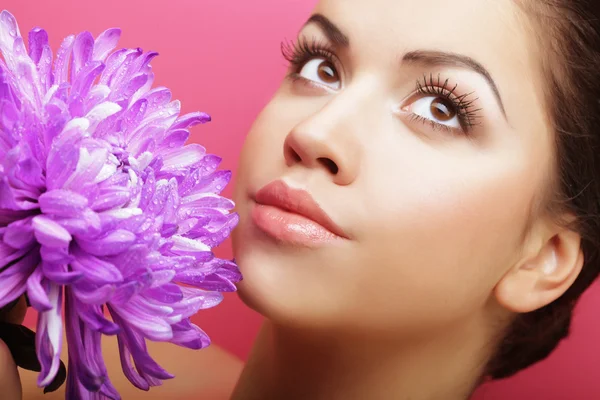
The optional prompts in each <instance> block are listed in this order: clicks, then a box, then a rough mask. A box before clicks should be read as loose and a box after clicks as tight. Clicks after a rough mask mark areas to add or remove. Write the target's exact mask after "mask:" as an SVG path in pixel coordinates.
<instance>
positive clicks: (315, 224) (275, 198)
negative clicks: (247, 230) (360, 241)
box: [252, 180, 348, 247]
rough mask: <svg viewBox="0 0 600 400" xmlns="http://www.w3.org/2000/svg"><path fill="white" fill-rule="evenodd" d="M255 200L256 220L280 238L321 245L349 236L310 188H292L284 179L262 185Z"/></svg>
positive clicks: (302, 243)
mask: <svg viewBox="0 0 600 400" xmlns="http://www.w3.org/2000/svg"><path fill="white" fill-rule="evenodd" d="M255 202H256V204H255V205H254V207H253V208H252V220H253V222H254V224H255V225H256V226H257V227H258V228H259V229H260V230H261V231H263V232H264V233H266V234H267V235H268V236H271V237H272V238H274V239H276V240H277V241H280V242H284V243H288V244H293V245H301V246H307V247H318V246H320V245H323V244H326V243H330V242H332V241H335V240H340V239H348V237H347V235H346V234H345V233H344V231H343V230H342V229H341V228H340V227H339V226H338V225H336V224H335V223H334V222H333V221H332V220H331V218H330V217H329V216H328V215H327V214H326V213H325V211H323V209H322V208H321V207H319V205H318V204H317V203H316V202H315V200H314V199H313V198H312V196H311V195H310V194H309V193H308V192H306V191H304V190H299V189H292V188H290V187H289V186H288V185H286V184H285V182H283V181H281V180H278V181H274V182H272V183H270V184H268V185H266V186H265V187H263V188H262V189H260V190H259V191H258V192H257V193H256V196H255Z"/></svg>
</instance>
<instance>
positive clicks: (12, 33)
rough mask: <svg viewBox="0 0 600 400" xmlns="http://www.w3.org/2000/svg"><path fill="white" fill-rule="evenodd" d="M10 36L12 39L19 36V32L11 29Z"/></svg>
mask: <svg viewBox="0 0 600 400" xmlns="http://www.w3.org/2000/svg"><path fill="white" fill-rule="evenodd" d="M10 36H12V37H15V36H17V32H16V31H15V30H14V29H11V31H10Z"/></svg>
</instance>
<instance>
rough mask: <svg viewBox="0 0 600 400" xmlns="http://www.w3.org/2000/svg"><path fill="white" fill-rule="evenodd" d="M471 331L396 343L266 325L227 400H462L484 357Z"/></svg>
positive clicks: (480, 343)
mask: <svg viewBox="0 0 600 400" xmlns="http://www.w3.org/2000/svg"><path fill="white" fill-rule="evenodd" d="M472 333H473V332H472V331H471V332H470V334H469V335H466V332H464V329H463V332H454V333H452V332H450V330H444V335H443V336H442V337H437V338H428V339H423V338H421V339H420V340H413V341H410V342H409V341H404V343H398V341H397V340H396V341H392V340H385V339H382V338H376V339H371V340H369V339H366V338H364V337H353V338H349V337H342V335H337V334H336V335H327V334H323V333H319V334H316V333H314V332H298V331H297V330H293V329H287V328H285V327H280V326H276V325H274V324H273V323H271V322H266V323H265V324H264V325H263V327H262V329H261V332H260V333H259V336H258V339H257V342H256V344H255V347H254V349H253V351H252V354H251V355H250V359H249V361H248V363H247V365H246V368H245V369H244V372H243V373H242V376H241V378H240V380H239V382H238V385H237V387H236V390H235V392H234V394H233V397H232V400H255V399H287V400H296V399H298V400H299V399H314V400H321V399H323V400H325V399H327V400H331V399H345V400H354V399H356V400H358V399H367V398H368V399H373V400H377V399H391V398H393V399H406V400H408V399H411V400H438V399H444V400H466V399H468V398H469V397H470V394H471V393H472V391H473V390H474V388H475V386H476V385H477V381H478V377H479V376H480V374H481V372H482V367H483V365H484V361H485V360H486V359H487V357H488V356H489V354H481V353H482V351H481V349H484V348H486V347H489V346H486V343H485V340H484V335H479V337H481V338H482V340H465V338H466V337H467V338H473V336H474V335H472Z"/></svg>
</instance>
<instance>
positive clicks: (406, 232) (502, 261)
mask: <svg viewBox="0 0 600 400" xmlns="http://www.w3.org/2000/svg"><path fill="white" fill-rule="evenodd" d="M405 160H406V168H400V171H403V172H400V173H397V174H395V177H394V178H393V179H392V180H391V181H389V180H388V182H387V183H386V184H384V182H382V181H381V180H379V181H378V178H377V177H376V176H377V175H376V174H371V173H370V174H369V175H368V176H369V177H370V178H368V179H369V183H368V185H367V187H368V189H366V190H365V191H364V192H365V193H373V194H374V193H378V194H379V195H378V196H375V195H373V196H370V197H369V198H370V199H375V198H378V200H379V202H378V205H377V207H373V204H372V203H373V202H374V200H368V199H367V198H366V197H365V198H364V199H365V200H364V204H365V205H366V204H369V202H371V206H370V207H368V210H369V212H368V213H365V214H364V215H362V216H361V219H363V222H362V226H363V227H364V229H363V230H361V238H360V241H361V243H360V245H361V248H360V250H359V252H360V257H359V259H360V262H359V263H357V264H356V266H357V267H358V268H362V267H361V265H362V266H364V265H374V266H377V273H376V274H373V271H372V270H371V271H364V270H363V271H361V272H360V273H359V275H360V276H361V277H362V279H363V282H366V281H370V282H371V283H372V284H370V285H368V286H369V291H371V292H372V295H373V297H372V298H376V299H379V300H380V301H381V304H382V307H388V308H390V307H389V306H385V305H384V304H386V302H387V303H388V304H389V299H385V298H384V297H385V296H389V293H401V294H402V295H401V296H402V299H405V300H408V303H406V302H402V301H398V302H396V304H397V306H394V307H392V308H394V309H393V310H392V311H393V312H394V313H395V314H396V315H407V314H406V313H404V312H403V311H406V312H410V309H407V310H402V308H403V307H409V308H410V307H414V306H415V304H419V307H422V308H427V309H428V311H429V312H431V314H429V315H437V316H439V315H446V316H447V317H448V318H456V317H457V316H458V315H461V314H462V315H467V314H469V313H472V312H473V310H474V309H475V308H477V307H480V306H481V305H483V304H484V303H485V302H486V301H487V299H488V297H489V295H490V292H491V290H492V289H493V287H494V286H495V284H496V283H497V281H498V280H499V279H500V277H501V276H502V275H503V274H504V273H505V272H506V270H507V268H510V267H511V266H512V265H514V263H515V262H516V261H517V260H518V257H519V252H520V249H521V245H522V241H523V239H524V234H525V232H526V228H527V222H528V220H529V214H530V209H531V204H532V200H533V198H534V197H535V185H532V182H535V181H536V180H537V177H535V176H533V174H532V173H529V172H528V171H532V170H534V169H532V168H528V167H527V166H525V165H512V166H511V167H509V168H507V163H506V162H502V161H501V160H498V161H496V162H493V161H492V162H490V160H489V157H488V160H487V161H486V160H484V159H483V157H482V160H473V159H470V160H465V161H464V162H456V160H455V161H454V162H453V163H449V162H447V161H448V160H444V158H443V157H440V156H439V155H436V158H435V159H429V160H428V159H427V157H425V156H423V157H421V158H420V159H418V160H417V159H412V160H411V159H408V158H406V159H405ZM426 161H427V162H426ZM396 164H397V163H396ZM409 165H410V168H409V167H408V166H409ZM473 165H478V168H472V166H473ZM373 276H375V277H376V282H375V280H374V279H373ZM382 285H383V286H382ZM382 289H384V290H382ZM380 293H385V295H384V294H380ZM409 305H410V306H409Z"/></svg>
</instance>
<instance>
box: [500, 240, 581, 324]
mask: <svg viewBox="0 0 600 400" xmlns="http://www.w3.org/2000/svg"><path fill="white" fill-rule="evenodd" d="M583 261H584V260H583V252H582V251H581V237H580V235H579V234H578V233H576V232H574V231H572V230H567V229H563V230H561V231H559V232H558V233H555V235H554V236H552V237H550V238H549V239H548V240H546V241H545V242H544V244H543V245H542V246H541V248H539V250H537V251H536V252H535V253H533V255H529V256H528V257H527V258H525V259H523V260H522V261H521V262H520V263H518V264H517V265H516V266H515V267H514V268H512V269H511V270H510V271H508V272H507V273H506V275H505V276H504V277H502V279H501V280H500V282H498V284H497V285H496V288H495V291H494V295H495V297H496V300H497V301H498V303H500V304H501V305H502V306H503V307H505V308H506V309H508V310H510V311H512V312H516V313H527V312H531V311H534V310H537V309H539V308H542V307H544V306H545V305H547V304H550V303H552V302H553V301H554V300H556V299H558V298H559V297H560V296H562V295H563V294H564V293H565V292H566V291H567V289H569V287H570V286H571V285H572V284H573V282H575V279H577V276H579V273H580V272H581V268H582V267H583Z"/></svg>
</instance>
